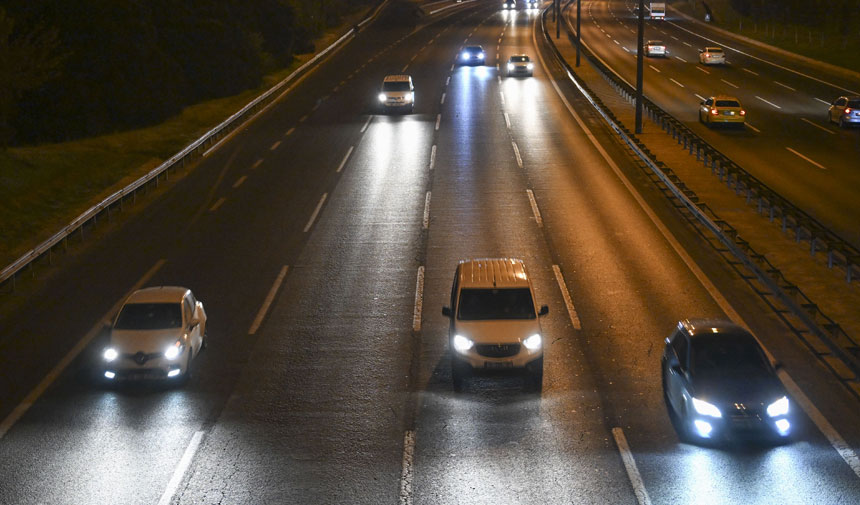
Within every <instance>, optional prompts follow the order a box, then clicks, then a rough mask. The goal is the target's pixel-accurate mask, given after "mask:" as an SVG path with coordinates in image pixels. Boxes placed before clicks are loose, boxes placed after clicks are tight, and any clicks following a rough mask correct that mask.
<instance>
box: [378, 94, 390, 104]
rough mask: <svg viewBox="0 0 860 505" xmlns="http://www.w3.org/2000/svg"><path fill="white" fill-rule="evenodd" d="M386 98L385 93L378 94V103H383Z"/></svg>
mask: <svg viewBox="0 0 860 505" xmlns="http://www.w3.org/2000/svg"><path fill="white" fill-rule="evenodd" d="M387 98H388V97H387V96H385V93H380V94H379V101H380V102H384V101H385V100H386V99H387Z"/></svg>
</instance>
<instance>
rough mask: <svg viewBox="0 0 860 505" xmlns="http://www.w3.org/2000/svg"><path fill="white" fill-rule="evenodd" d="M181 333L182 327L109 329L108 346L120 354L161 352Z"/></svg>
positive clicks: (178, 337)
mask: <svg viewBox="0 0 860 505" xmlns="http://www.w3.org/2000/svg"><path fill="white" fill-rule="evenodd" d="M182 335H183V332H182V328H168V329H166V330H118V329H113V330H111V334H110V346H111V347H113V348H114V349H116V350H117V352H118V353H120V354H134V353H137V352H144V353H147V354H150V353H155V352H163V351H164V350H165V349H167V347H168V346H170V345H172V344H173V343H174V342H176V341H177V340H178V339H180V338H181V337H182Z"/></svg>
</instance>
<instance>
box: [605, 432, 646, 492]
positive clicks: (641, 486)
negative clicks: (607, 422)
mask: <svg viewBox="0 0 860 505" xmlns="http://www.w3.org/2000/svg"><path fill="white" fill-rule="evenodd" d="M612 436H613V437H614V438H615V444H616V445H617V446H618V452H620V453H621V461H623V462H624V469H625V470H627V477H628V478H629V479H630V484H631V485H632V486H633V494H635V495H636V501H637V502H638V503H639V505H651V498H649V497H648V491H647V490H646V489H645V483H644V482H642V476H641V475H640V474H639V468H637V467H636V460H635V459H633V453H632V452H630V446H629V445H628V444H627V437H625V436H624V431H623V430H622V429H621V428H612Z"/></svg>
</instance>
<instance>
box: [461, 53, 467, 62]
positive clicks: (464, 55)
mask: <svg viewBox="0 0 860 505" xmlns="http://www.w3.org/2000/svg"><path fill="white" fill-rule="evenodd" d="M461 58H462V59H464V60H468V59H469V53H466V52H464V53H463V54H462V56H461Z"/></svg>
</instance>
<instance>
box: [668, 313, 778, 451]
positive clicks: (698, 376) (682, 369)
mask: <svg viewBox="0 0 860 505" xmlns="http://www.w3.org/2000/svg"><path fill="white" fill-rule="evenodd" d="M661 366H662V376H663V396H664V399H665V400H666V405H667V408H668V409H669V413H670V415H671V416H672V417H673V421H674V422H675V426H676V428H677V429H678V431H679V435H680V436H681V438H682V439H684V440H701V439H715V438H723V439H731V438H747V437H762V436H764V437H773V438H776V439H784V438H785V437H788V436H789V434H790V432H791V418H790V416H791V401H790V400H789V398H788V394H787V393H786V391H785V388H784V387H783V385H782V383H781V382H780V380H779V378H778V377H777V376H776V369H777V368H779V366H780V365H778V364H777V365H773V364H772V363H771V362H770V359H769V358H768V357H767V355H766V354H765V352H764V349H763V348H762V347H761V344H759V342H758V340H756V338H755V337H754V336H753V335H751V334H750V333H749V332H748V331H747V330H745V329H744V328H742V327H740V326H738V325H736V324H734V323H731V322H728V321H714V320H706V319H702V320H689V319H688V320H684V321H681V322H679V323H678V325H677V327H676V328H675V331H673V332H672V334H671V335H670V336H669V337H668V338H666V346H665V349H664V351H663V356H662V359H661Z"/></svg>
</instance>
